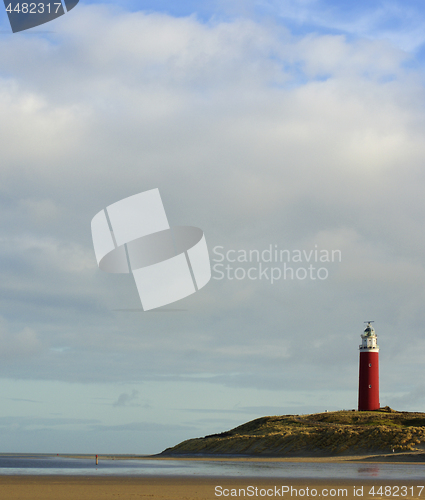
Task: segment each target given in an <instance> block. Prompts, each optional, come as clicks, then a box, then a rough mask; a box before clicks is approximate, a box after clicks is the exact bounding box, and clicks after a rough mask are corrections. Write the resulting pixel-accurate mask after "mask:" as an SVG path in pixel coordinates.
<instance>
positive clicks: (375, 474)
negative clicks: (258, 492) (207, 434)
mask: <svg viewBox="0 0 425 500" xmlns="http://www.w3.org/2000/svg"><path fill="white" fill-rule="evenodd" d="M0 475H36V476H41V475H62V476H63V475H66V476H179V477H192V476H200V477H220V478H225V477H229V478H235V477H241V478H242V477H250V478H280V479H357V480H361V479H396V480H397V479H404V480H417V479H424V480H425V465H424V464H418V463H403V464H396V463H371V464H365V463H355V462H345V463H341V462H339V463H324V462H315V463H314V462H278V461H276V462H273V461H258V462H256V461H241V460H234V461H233V460H228V459H226V460H208V459H206V460H190V459H189V460H173V459H165V460H162V459H161V460H156V459H152V458H151V459H149V458H134V459H114V460H112V459H109V458H108V459H105V458H102V457H99V463H98V464H97V465H96V463H95V459H94V458H93V456H90V457H88V456H87V457H86V456H79V457H78V458H74V457H69V456H52V455H43V454H34V455H30V454H4V453H3V454H0Z"/></svg>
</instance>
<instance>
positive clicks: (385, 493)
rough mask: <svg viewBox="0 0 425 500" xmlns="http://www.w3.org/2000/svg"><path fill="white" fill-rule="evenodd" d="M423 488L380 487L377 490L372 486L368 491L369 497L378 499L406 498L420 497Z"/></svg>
mask: <svg viewBox="0 0 425 500" xmlns="http://www.w3.org/2000/svg"><path fill="white" fill-rule="evenodd" d="M423 489H424V486H397V485H393V486H380V487H379V488H377V487H375V486H372V488H371V489H370V490H369V495H371V496H375V495H376V496H378V497H407V495H411V496H418V497H420V496H421V493H422V490H423Z"/></svg>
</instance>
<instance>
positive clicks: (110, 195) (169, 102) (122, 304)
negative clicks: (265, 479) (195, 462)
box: [0, 4, 425, 407]
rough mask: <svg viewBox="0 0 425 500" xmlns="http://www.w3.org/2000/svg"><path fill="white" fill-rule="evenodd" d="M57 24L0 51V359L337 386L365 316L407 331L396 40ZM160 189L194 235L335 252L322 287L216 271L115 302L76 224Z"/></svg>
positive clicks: (402, 102)
mask: <svg viewBox="0 0 425 500" xmlns="http://www.w3.org/2000/svg"><path fill="white" fill-rule="evenodd" d="M306 5H307V7H308V9H310V8H312V6H313V7H314V5H316V4H314V5H313V4H306ZM313 10H314V9H313ZM314 12H315V11H314ZM314 12H313V14H314ZM57 22H58V23H60V29H59V25H58V34H56V35H54V36H55V38H39V37H20V38H16V37H15V38H11V37H9V38H8V39H7V40H5V41H3V42H2V43H3V44H4V50H3V51H2V52H1V54H0V67H1V75H2V76H1V78H0V112H1V114H2V116H4V117H6V118H5V119H4V120H3V121H2V124H1V126H0V127H1V144H2V153H1V158H2V164H1V165H2V166H1V168H2V175H3V181H2V186H1V188H0V189H1V193H2V199H1V204H2V211H1V217H0V228H1V231H2V238H1V241H0V262H1V283H2V285H1V305H2V307H3V311H5V313H4V316H5V317H6V318H7V321H8V330H7V331H8V332H9V331H17V332H26V333H21V335H22V338H24V337H25V339H26V340H25V339H24V340H22V341H18V340H16V339H15V337H13V336H11V334H10V333H5V334H4V335H5V337H4V338H5V340H4V342H5V345H10V346H11V347H9V349H11V350H12V351H13V352H15V353H16V356H17V362H16V363H14V366H7V367H5V366H0V375H1V376H8V377H18V378H19V377H21V378H40V379H54V380H57V379H59V380H72V381H77V380H78V381H83V382H88V381H97V382H104V381H120V382H131V381H134V380H162V379H167V380H168V379H176V380H187V379H191V380H196V381H198V382H199V383H201V382H202V383H205V384H208V383H210V384H212V383H214V384H221V385H226V386H229V387H245V386H246V387H259V388H273V390H275V391H278V390H279V388H280V387H281V386H282V384H286V385H288V386H290V387H292V388H294V389H299V388H301V387H305V386H308V387H314V388H315V389H319V388H320V387H323V384H325V383H327V380H329V378H331V377H333V379H334V380H335V382H334V385H335V389H338V390H340V389H341V390H342V389H343V388H344V387H350V383H351V382H350V381H351V377H352V376H353V373H355V371H356V365H357V352H356V351H357V340H358V339H357V335H358V334H359V329H360V330H361V325H362V322H363V320H364V319H365V316H367V318H366V319H368V318H369V316H370V315H373V317H374V318H375V320H376V321H377V330H378V331H379V330H380V331H382V332H383V337H384V338H383V343H384V345H385V341H386V340H384V339H385V337H386V338H387V339H388V342H389V339H390V338H394V337H396V335H397V332H398V329H399V328H400V326H401V325H404V324H405V322H406V324H407V326H408V327H411V330H410V331H411V335H412V336H413V337H414V338H417V337H419V336H420V335H421V327H420V324H421V322H422V321H423V319H424V318H423V312H422V310H423V308H422V307H421V302H422V298H423V292H422V288H423V281H424V279H423V278H424V265H423V251H424V247H425V239H424V237H423V236H422V235H423V234H424V231H423V221H422V218H421V215H420V214H421V213H423V209H424V202H423V196H422V191H423V187H424V179H423V175H422V163H423V156H424V153H425V150H424V145H423V132H424V118H423V112H422V109H423V108H422V107H423V104H424V92H423V87H422V83H421V78H422V73H421V71H420V70H418V69H416V70H412V69H409V70H407V69H406V64H407V63H409V56H408V55H406V53H405V52H403V50H401V49H400V47H399V46H397V45H396V46H395V44H394V42H393V41H391V40H386V41H383V40H376V39H372V38H370V37H368V38H361V39H360V36H359V37H358V38H356V39H355V40H352V39H351V38H350V37H348V36H344V35H343V34H341V33H340V32H339V33H338V34H333V33H326V34H321V33H320V32H316V33H315V34H307V35H302V34H297V35H296V36H294V35H291V34H290V32H289V31H288V30H287V29H286V28H285V29H283V28H281V27H279V26H278V25H277V24H274V25H273V26H271V25H270V24H267V23H266V22H259V21H256V20H255V19H246V18H239V19H237V20H234V21H231V20H227V21H211V22H209V23H202V22H200V21H199V20H197V18H196V17H194V16H190V17H182V18H173V17H171V16H168V15H165V14H154V13H153V14H146V13H143V12H137V13H128V12H122V11H121V12H116V11H114V10H113V9H112V8H109V7H106V6H96V5H88V6H83V5H82V6H81V8H79V9H75V10H74V11H73V15H72V16H71V15H70V16H64V18H63V19H60V20H57ZM155 187H158V188H159V189H160V191H161V195H162V197H163V200H164V205H165V207H166V211H167V214H170V223H171V224H172V225H176V224H177V225H178V224H186V223H188V224H192V225H194V226H199V227H202V228H203V229H204V230H205V234H206V239H207V243H208V244H209V246H210V248H213V247H214V246H215V245H222V246H223V247H225V248H227V249H230V248H234V249H259V250H262V249H264V248H268V247H269V245H270V244H272V245H275V244H277V245H278V246H279V247H280V248H288V249H294V248H299V249H306V250H309V249H311V248H314V246H315V245H316V244H317V245H318V246H319V247H323V248H328V249H334V248H338V249H341V252H342V262H341V263H340V264H338V265H335V266H332V268H330V271H329V279H328V280H326V281H324V282H322V283H319V282H317V281H316V282H315V283H313V282H310V281H305V282H300V281H289V280H288V281H281V282H279V283H276V284H274V285H271V284H270V283H268V282H264V281H260V280H257V281H255V282H254V281H248V280H240V281H239V280H236V279H234V280H232V281H231V280H223V281H219V280H212V282H211V283H210V284H209V285H208V287H206V289H205V290H203V291H201V292H200V293H199V294H196V297H192V298H189V299H188V300H187V302H185V304H184V306H183V303H182V308H184V309H187V311H185V312H182V313H181V314H180V315H177V314H174V315H167V314H160V313H158V314H155V315H153V314H151V315H143V314H140V315H139V314H129V313H126V312H125V311H119V310H122V309H136V308H137V307H140V304H139V302H138V298H137V292H136V290H135V288H134V283H132V282H131V279H130V278H131V277H128V276H112V275H106V274H103V273H101V272H100V271H98V270H97V269H96V263H95V259H94V254H93V249H92V242H91V237H90V220H91V218H92V217H93V215H94V214H96V213H97V212H98V211H99V210H100V209H101V208H102V207H104V206H107V205H108V204H110V203H112V202H114V201H116V200H118V199H121V198H125V197H127V196H130V195H132V194H135V193H137V192H140V191H144V190H147V189H150V188H155ZM127 278H128V279H127ZM179 307H180V305H179ZM379 322H380V324H379ZM378 324H379V328H378ZM334 325H338V326H334ZM27 328H29V329H30V330H25V329H27ZM35 332H36V333H35ZM384 332H385V333H384ZM13 339H15V340H13ZM31 339H32V340H31ZM40 339H42V341H41V340H40ZM330 343H332V345H338V346H340V348H341V353H340V355H338V356H337V357H336V359H335V360H334V361H333V364H331V366H330V363H329V355H330V351H329V345H330ZM26 345H27V346H32V347H30V348H29V347H27V348H26V349H27V350H28V349H29V350H28V351H27V354H25V348H24V346H26ZM301 347H302V348H301ZM19 352H22V357H21V356H20V355H18V353H19ZM36 352H37V353H38V354H37V355H35V354H34V355H33V354H31V360H30V362H28V356H29V355H30V354H28V353H36ZM24 354H25V356H26V357H24ZM392 356H393V357H392V358H391V359H394V357H395V356H396V354H395V352H394V353H393V354H392ZM404 369H406V370H407V372H409V370H410V368H409V367H408V366H407V364H406V367H405V368H404ZM205 373H209V374H211V377H210V378H209V379H205V378H204V374H205ZM409 373H410V372H409ZM354 376H356V375H354ZM136 396H137V395H133V393H122V394H121V395H120V396H119V397H118V398H117V399H116V401H115V403H114V404H115V405H116V406H126V407H127V406H128V407H130V406H131V405H132V404H133V403H134V401H135V398H136Z"/></svg>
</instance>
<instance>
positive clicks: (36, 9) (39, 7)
mask: <svg viewBox="0 0 425 500" xmlns="http://www.w3.org/2000/svg"><path fill="white" fill-rule="evenodd" d="M61 7H62V4H61V2H59V3H44V2H39V3H21V4H19V3H17V4H16V5H15V7H14V8H12V4H11V3H10V4H9V5H8V6H7V7H6V12H9V13H10V14H12V13H13V12H16V13H17V14H44V13H47V14H50V13H53V14H57V12H58V10H59V9H60V8H61Z"/></svg>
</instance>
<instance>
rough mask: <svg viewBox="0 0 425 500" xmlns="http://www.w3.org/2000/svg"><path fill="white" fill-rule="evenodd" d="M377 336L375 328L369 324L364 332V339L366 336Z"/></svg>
mask: <svg viewBox="0 0 425 500" xmlns="http://www.w3.org/2000/svg"><path fill="white" fill-rule="evenodd" d="M375 335H376V334H375V330H374V329H373V326H372V325H371V324H370V323H368V324H367V327H366V328H365V330H364V333H363V335H362V337H363V336H365V337H373V336H375Z"/></svg>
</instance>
